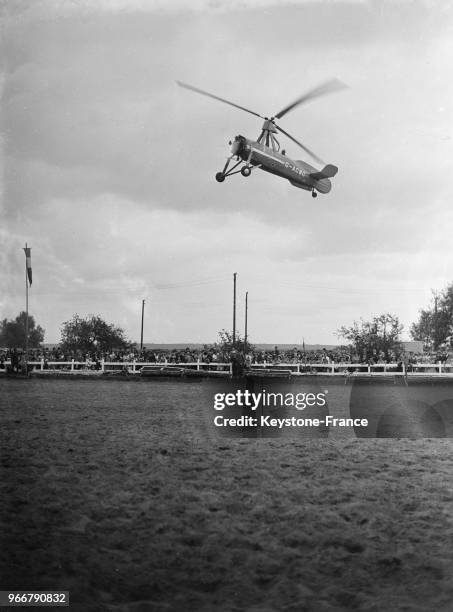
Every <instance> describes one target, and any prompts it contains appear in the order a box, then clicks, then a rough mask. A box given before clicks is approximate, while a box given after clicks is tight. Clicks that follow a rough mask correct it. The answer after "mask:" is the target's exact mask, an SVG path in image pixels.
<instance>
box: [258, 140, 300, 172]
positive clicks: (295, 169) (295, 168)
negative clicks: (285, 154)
mask: <svg viewBox="0 0 453 612" xmlns="http://www.w3.org/2000/svg"><path fill="white" fill-rule="evenodd" d="M252 152H253V153H259V155H264V157H269V159H272V160H274V161H277V162H278V163H279V164H281V165H282V166H285V168H289V169H290V170H292V171H293V172H294V173H295V174H298V175H300V176H305V175H306V174H308V173H307V171H306V170H304V169H303V168H301V167H300V166H298V165H297V164H294V163H293V162H289V161H283V160H282V159H279V158H278V157H275V156H274V155H270V154H269V153H266V152H265V151H261V149H255V148H254V147H252Z"/></svg>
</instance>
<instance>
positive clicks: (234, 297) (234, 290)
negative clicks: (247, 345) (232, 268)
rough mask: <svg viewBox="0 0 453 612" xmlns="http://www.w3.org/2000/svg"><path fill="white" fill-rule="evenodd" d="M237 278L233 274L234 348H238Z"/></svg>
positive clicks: (235, 274)
mask: <svg viewBox="0 0 453 612" xmlns="http://www.w3.org/2000/svg"><path fill="white" fill-rule="evenodd" d="M236 276H237V272H235V273H234V274H233V348H235V347H236Z"/></svg>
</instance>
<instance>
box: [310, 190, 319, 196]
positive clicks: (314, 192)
mask: <svg viewBox="0 0 453 612" xmlns="http://www.w3.org/2000/svg"><path fill="white" fill-rule="evenodd" d="M311 197H312V198H317V197H318V194H317V193H316V191H315V190H314V189H313V191H312V192H311Z"/></svg>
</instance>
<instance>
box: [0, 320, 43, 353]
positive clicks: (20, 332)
mask: <svg viewBox="0 0 453 612" xmlns="http://www.w3.org/2000/svg"><path fill="white" fill-rule="evenodd" d="M26 320H27V313H26V312H24V311H22V312H20V313H19V314H18V316H17V317H16V318H15V319H11V320H9V321H8V320H7V319H3V321H1V322H0V346H3V347H6V348H10V349H11V348H25V345H26V342H25V329H26ZM44 333H45V331H44V329H43V328H42V327H41V326H40V325H36V322H35V319H34V317H33V316H31V315H28V346H29V348H38V347H39V346H40V345H41V343H42V342H43V340H44Z"/></svg>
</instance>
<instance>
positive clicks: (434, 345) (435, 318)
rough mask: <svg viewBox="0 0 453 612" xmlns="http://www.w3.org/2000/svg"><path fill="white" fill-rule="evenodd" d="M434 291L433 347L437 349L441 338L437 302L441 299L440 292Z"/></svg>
mask: <svg viewBox="0 0 453 612" xmlns="http://www.w3.org/2000/svg"><path fill="white" fill-rule="evenodd" d="M431 291H432V294H433V296H434V334H433V336H434V338H433V348H434V350H437V344H438V339H439V333H438V319H437V302H438V300H439V294H438V293H437V291H433V290H432V289H431Z"/></svg>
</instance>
